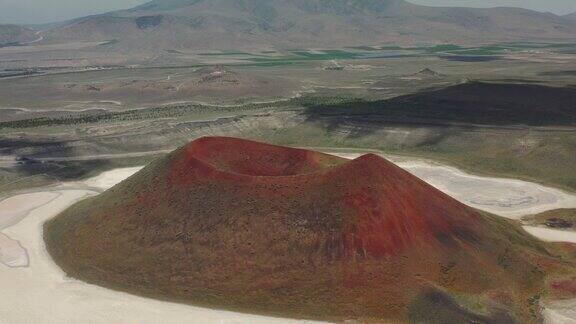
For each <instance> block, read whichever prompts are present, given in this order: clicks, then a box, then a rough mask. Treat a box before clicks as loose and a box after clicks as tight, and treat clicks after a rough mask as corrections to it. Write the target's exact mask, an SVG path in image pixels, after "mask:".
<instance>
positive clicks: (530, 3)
mask: <svg viewBox="0 0 576 324" xmlns="http://www.w3.org/2000/svg"><path fill="white" fill-rule="evenodd" d="M147 1H148V0H0V23H45V22H54V21H62V20H66V19H71V18H76V17H81V16H86V15H92V14H97V13H102V12H106V11H110V10H115V9H126V8H130V7H133V6H135V5H138V4H141V3H145V2H147ZM409 1H412V2H414V3H419V4H425V5H438V6H471V7H493V6H512V7H524V8H530V9H534V10H540V11H552V12H555V13H562V14H565V13H571V12H575V11H576V0H409Z"/></svg>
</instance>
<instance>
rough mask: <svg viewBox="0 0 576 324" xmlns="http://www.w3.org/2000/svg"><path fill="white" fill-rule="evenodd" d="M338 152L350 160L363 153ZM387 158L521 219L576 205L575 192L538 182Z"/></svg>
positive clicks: (466, 199)
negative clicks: (472, 173) (492, 176)
mask: <svg viewBox="0 0 576 324" xmlns="http://www.w3.org/2000/svg"><path fill="white" fill-rule="evenodd" d="M333 154H334V153H333ZM335 155H338V156H341V157H344V158H349V159H351V158H356V157H358V156H360V155H361V154H356V153H354V154H352V153H336V154H335ZM387 158H389V159H391V160H392V161H394V162H395V163H396V164H398V165H399V166H400V167H402V168H403V169H405V170H407V171H408V172H410V173H412V174H414V175H415V176H417V177H419V178H420V179H422V180H424V181H426V182H427V183H429V184H431V185H432V186H434V187H436V188H438V189H439V190H441V191H443V192H445V193H447V194H448V195H450V196H452V197H453V198H455V199H456V200H458V201H461V202H463V203H465V204H467V205H468V206H471V207H474V208H477V209H480V210H484V211H487V212H490V213H493V214H496V215H500V216H504V217H508V218H514V219H519V218H520V217H522V216H525V215H530V214H537V213H541V212H544V211H548V210H553V209H559V208H576V195H574V194H570V193H567V192H564V191H562V190H558V189H554V188H550V187H546V186H542V185H539V184H536V183H532V182H526V181H522V180H514V179H503V178H489V177H480V176H475V175H471V174H468V173H465V172H463V171H461V170H458V169H456V168H453V167H449V166H445V165H441V164H437V163H434V162H429V161H425V160H412V161H407V160H406V159H399V158H394V157H387Z"/></svg>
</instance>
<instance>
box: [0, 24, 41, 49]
mask: <svg viewBox="0 0 576 324" xmlns="http://www.w3.org/2000/svg"><path fill="white" fill-rule="evenodd" d="M35 38H37V37H35V32H34V31H33V30H31V29H28V28H25V27H21V26H17V25H0V46H7V45H13V44H21V43H26V42H30V41H33V40H34V39H35Z"/></svg>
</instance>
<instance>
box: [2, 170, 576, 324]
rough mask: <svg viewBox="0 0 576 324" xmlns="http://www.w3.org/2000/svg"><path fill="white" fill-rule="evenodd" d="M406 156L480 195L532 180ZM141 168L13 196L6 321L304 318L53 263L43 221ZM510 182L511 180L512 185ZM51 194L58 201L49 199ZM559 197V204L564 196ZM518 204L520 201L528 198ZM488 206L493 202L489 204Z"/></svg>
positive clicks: (562, 315)
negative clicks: (227, 307) (90, 278)
mask: <svg viewBox="0 0 576 324" xmlns="http://www.w3.org/2000/svg"><path fill="white" fill-rule="evenodd" d="M402 163H404V164H403V166H404V167H405V168H407V169H411V170H417V171H413V172H414V173H419V174H421V177H422V178H427V179H429V181H431V182H432V181H436V182H439V181H441V179H442V178H443V177H447V179H448V180H444V181H443V183H442V182H441V183H439V184H436V185H437V186H438V187H440V186H442V185H443V186H445V187H443V188H444V189H447V190H458V189H462V190H465V192H466V193H467V195H469V196H472V197H476V198H477V197H496V196H498V195H505V196H506V194H507V191H508V190H511V191H512V192H516V191H521V190H520V189H517V188H521V189H522V190H524V191H526V190H528V189H526V188H530V186H532V185H533V184H529V183H525V182H517V181H515V180H504V179H492V178H481V177H475V176H471V175H467V174H465V173H463V172H460V171H458V170H456V169H452V168H448V167H445V166H441V165H433V164H430V165H427V164H424V165H423V164H421V162H418V163H416V164H409V163H408V162H406V161H404V162H402ZM418 168H420V169H418ZM138 170H139V168H128V169H119V170H114V171H110V172H106V173H103V174H101V175H100V176H98V177H95V178H92V179H90V180H87V181H85V182H82V183H69V184H65V185H63V186H61V187H56V188H51V189H46V190H47V191H45V192H41V193H38V194H34V195H32V194H25V195H23V197H21V196H17V197H13V198H10V201H9V203H10V206H11V210H12V211H14V210H19V212H23V213H25V214H27V215H28V216H26V217H25V218H24V219H22V220H21V221H20V222H18V223H17V224H14V225H12V226H10V227H8V228H6V229H4V230H3V233H4V234H6V235H7V236H9V237H10V238H11V239H13V240H16V241H18V242H20V244H21V246H23V247H24V248H26V249H27V250H28V255H29V257H30V265H29V266H28V267H27V268H9V267H0V287H1V289H0V300H1V301H2V302H0V324H28V323H43V324H44V323H45V324H68V323H87V324H100V323H102V324H111V323H113V324H116V323H126V324H131V323H138V324H147V323H150V324H157V323H166V324H171V323H173V324H184V323H186V324H189V323H190V324H192V323H208V324H209V323H215V324H216V323H217V324H241V323H242V324H243V323H246V324H248V323H250V324H251V323H255V324H258V323H272V324H273V323H297V322H299V321H295V320H288V319H278V318H270V317H263V316H254V315H247V314H240V313H233V312H225V311H218V310H212V309H205V308H199V307H192V306H186V305H179V304H172V303H166V302H160V301H156V300H151V299H146V298H141V297H137V296H133V295H128V294H124V293H120V292H115V291H112V290H108V289H105V288H101V287H97V286H93V285H89V284H86V283H83V282H80V281H76V280H72V279H70V278H67V277H66V276H65V275H64V274H63V273H62V271H61V270H60V269H59V268H58V266H56V264H54V262H53V261H52V260H51V258H50V256H49V255H48V253H47V251H46V249H45V246H44V242H43V239H42V225H43V223H44V222H45V221H46V220H48V219H50V218H52V217H54V216H56V215H57V214H58V213H60V212H61V211H63V210H64V209H66V208H67V207H68V206H70V205H71V204H73V203H74V202H76V201H79V200H81V199H84V198H86V197H88V196H92V195H96V194H97V193H98V192H99V191H101V190H104V189H107V188H110V187H112V186H113V185H114V184H116V183H118V182H120V181H122V180H124V179H125V178H126V177H128V176H130V175H132V174H133V173H135V172H137V171H138ZM434 170H437V172H438V174H440V175H441V176H435V175H434ZM486 181H487V182H486ZM518 183H520V184H518ZM507 184H509V185H511V187H507ZM533 186H536V185H533ZM470 187H472V188H470ZM495 188H496V189H495ZM507 188H512V189H507ZM542 188H543V189H542V190H543V192H544V193H546V192H550V191H549V190H548V188H545V187H542ZM550 190H552V189H550ZM552 192H554V191H552ZM31 195H32V196H31ZM54 195H56V196H54ZM54 197H55V198H54ZM460 197H461V198H462V197H464V199H465V200H470V199H466V195H463V196H460ZM49 198H50V199H52V200H51V201H48V199H49ZM557 199H558V198H557ZM47 201H48V202H47ZM475 201H476V200H475ZM479 201H480V200H479ZM512 201H513V199H512ZM5 202H6V201H4V202H0V210H2V204H3V203H5ZM15 202H20V204H18V206H14V204H15ZM555 203H558V200H557V201H556V202H555ZM538 204H545V205H546V206H549V207H551V208H552V205H553V204H554V200H553V199H550V200H546V199H543V200H538V201H537V202H531V205H530V206H529V207H523V209H520V208H518V207H517V206H518V204H505V203H504V204H496V205H498V207H497V208H499V209H503V210H504V213H502V212H501V214H510V213H509V212H506V210H505V209H506V208H509V209H511V210H513V213H515V214H520V213H521V212H520V211H519V210H522V211H523V212H524V211H529V210H534V208H536V206H538ZM520 205H521V206H522V204H520ZM488 206H492V205H490V204H489V205H488ZM553 208H556V207H553ZM542 233H544V234H542ZM564 233H566V232H563V233H556V232H554V233H551V232H548V231H545V232H541V231H540V230H537V231H533V234H534V235H537V236H540V235H542V238H543V239H546V240H564V239H566V240H569V241H572V240H574V241H576V238H574V237H565V236H562V235H565V234H564ZM560 234H562V235H561V236H557V237H556V236H551V235H560ZM575 310H576V301H575V302H572V303H569V302H565V303H564V304H562V305H560V304H553V305H549V308H547V309H546V312H545V316H546V322H547V323H553V324H556V323H557V324H564V323H576V320H572V318H574V319H576V311H575Z"/></svg>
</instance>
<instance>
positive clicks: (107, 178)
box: [84, 167, 142, 189]
mask: <svg viewBox="0 0 576 324" xmlns="http://www.w3.org/2000/svg"><path fill="white" fill-rule="evenodd" d="M140 170H142V167H134V168H123V169H116V170H112V171H107V172H104V173H102V174H100V175H98V176H96V177H94V178H91V179H88V180H86V181H85V182H84V183H85V184H86V185H87V186H89V187H96V188H100V189H110V188H112V187H114V186H115V185H116V184H118V183H119V182H121V181H122V180H124V179H127V178H129V177H130V176H131V175H133V174H135V173H136V172H138V171H140Z"/></svg>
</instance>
